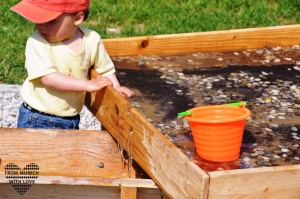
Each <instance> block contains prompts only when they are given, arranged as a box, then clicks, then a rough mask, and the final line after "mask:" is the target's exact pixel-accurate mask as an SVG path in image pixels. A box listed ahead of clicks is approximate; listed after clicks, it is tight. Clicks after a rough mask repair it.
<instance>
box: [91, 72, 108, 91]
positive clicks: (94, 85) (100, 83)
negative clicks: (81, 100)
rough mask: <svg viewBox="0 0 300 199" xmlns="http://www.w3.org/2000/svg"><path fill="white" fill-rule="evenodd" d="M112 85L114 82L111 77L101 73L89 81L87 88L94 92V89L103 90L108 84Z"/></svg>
mask: <svg viewBox="0 0 300 199" xmlns="http://www.w3.org/2000/svg"><path fill="white" fill-rule="evenodd" d="M112 85H113V84H112V82H111V80H110V79H109V78H107V77H105V76H100V75H99V76H98V77H97V78H95V79H91V80H89V81H88V83H87V89H86V90H87V92H94V91H98V90H101V89H102V88H104V87H106V86H112Z"/></svg>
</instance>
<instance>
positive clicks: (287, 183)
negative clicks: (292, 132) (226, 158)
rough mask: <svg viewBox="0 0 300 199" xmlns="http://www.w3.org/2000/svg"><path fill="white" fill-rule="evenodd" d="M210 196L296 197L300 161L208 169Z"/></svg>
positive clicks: (227, 198)
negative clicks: (274, 164)
mask: <svg viewBox="0 0 300 199" xmlns="http://www.w3.org/2000/svg"><path fill="white" fill-rule="evenodd" d="M209 176H210V184H209V196H208V198H209V199H219V198H224V199H240V198H243V199H244V198H245V199H250V198H255V199H266V198H267V199H281V198H285V199H296V198H299V197H300V165H289V166H277V167H263V168H255V169H240V170H229V171H215V172H209Z"/></svg>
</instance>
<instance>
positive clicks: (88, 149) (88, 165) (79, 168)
mask: <svg viewBox="0 0 300 199" xmlns="http://www.w3.org/2000/svg"><path fill="white" fill-rule="evenodd" d="M0 146H1V150H0V158H1V165H0V172H3V171H4V166H5V165H7V164H9V163H14V164H16V165H18V166H19V167H20V168H21V169H22V168H24V167H25V166H26V165H27V164H30V163H35V164H37V165H38V166H39V174H40V175H48V176H71V177H76V176H84V177H93V176H94V177H103V178H128V177H129V173H128V170H127V169H126V168H124V166H123V162H122V159H121V155H120V153H119V151H118V149H117V144H116V142H115V141H114V140H113V138H112V137H111V135H110V134H109V133H108V132H105V131H74V130H45V129H3V128H0ZM98 162H103V163H104V168H100V167H98ZM132 170H134V168H133V169H132Z"/></svg>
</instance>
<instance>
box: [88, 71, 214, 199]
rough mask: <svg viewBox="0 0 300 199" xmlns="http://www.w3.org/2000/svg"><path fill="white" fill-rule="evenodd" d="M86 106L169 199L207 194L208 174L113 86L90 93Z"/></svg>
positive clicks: (202, 196)
mask: <svg viewBox="0 0 300 199" xmlns="http://www.w3.org/2000/svg"><path fill="white" fill-rule="evenodd" d="M96 76H97V73H96V72H95V71H94V70H92V72H91V78H95V77H96ZM86 106H87V107H88V108H89V109H90V111H91V112H92V113H93V114H94V115H95V116H96V117H97V118H98V119H99V120H100V122H101V123H102V125H103V126H105V128H106V129H107V130H108V131H109V132H110V133H111V134H112V135H113V137H114V138H115V139H116V140H117V141H118V142H119V143H120V145H121V146H122V147H123V148H124V149H125V150H126V151H127V153H128V154H129V155H130V156H131V157H133V159H134V160H135V161H136V162H137V163H138V164H139V165H140V166H141V167H142V168H143V169H144V170H145V172H146V173H147V174H148V175H149V176H150V177H151V178H152V179H153V180H154V181H155V182H156V183H157V184H158V185H159V187H160V188H162V189H163V191H164V192H165V193H166V194H167V195H168V196H169V197H170V198H206V197H207V191H208V175H207V174H206V173H205V172H204V171H202V170H201V169H200V168H199V167H198V166H197V165H196V164H194V163H193V162H192V161H190V160H189V159H188V158H187V157H186V156H185V155H184V154H183V153H182V152H181V151H180V149H178V148H177V147H176V146H175V145H174V144H173V143H171V142H170V141H169V140H168V139H167V138H166V137H165V136H164V135H162V134H161V133H160V132H159V131H158V130H157V129H156V128H155V127H154V126H153V125H152V124H151V123H150V122H149V121H148V120H146V119H145V118H144V117H143V116H142V115H141V114H140V113H139V112H138V110H136V109H135V108H132V107H131V104H130V103H129V102H128V101H127V100H126V99H124V98H123V97H122V96H121V95H120V94H119V93H117V92H116V91H115V90H114V89H113V88H112V87H110V86H109V87H106V88H105V89H102V90H100V91H98V92H95V93H89V94H87V98H86Z"/></svg>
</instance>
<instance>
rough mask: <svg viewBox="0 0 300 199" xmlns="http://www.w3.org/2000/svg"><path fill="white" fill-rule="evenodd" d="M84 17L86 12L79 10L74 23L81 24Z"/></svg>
mask: <svg viewBox="0 0 300 199" xmlns="http://www.w3.org/2000/svg"><path fill="white" fill-rule="evenodd" d="M83 19H84V13H83V12H78V13H77V14H76V16H75V21H74V25H75V26H79V24H81V22H83Z"/></svg>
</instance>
